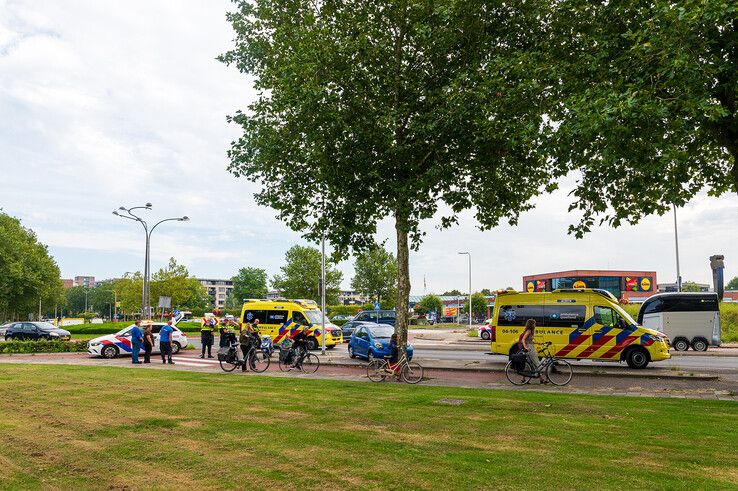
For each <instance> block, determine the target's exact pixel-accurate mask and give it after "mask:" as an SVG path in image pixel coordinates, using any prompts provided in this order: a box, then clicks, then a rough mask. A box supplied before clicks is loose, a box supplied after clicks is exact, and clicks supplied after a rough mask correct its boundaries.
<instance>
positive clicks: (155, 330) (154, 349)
mask: <svg viewBox="0 0 738 491" xmlns="http://www.w3.org/2000/svg"><path fill="white" fill-rule="evenodd" d="M159 331H161V326H160V325H158V324H154V325H153V326H151V335H152V336H154V346H152V347H151V352H152V353H159V352H161V344H160V343H161V340H160V339H159Z"/></svg>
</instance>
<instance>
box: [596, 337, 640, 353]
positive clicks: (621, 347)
mask: <svg viewBox="0 0 738 491" xmlns="http://www.w3.org/2000/svg"><path fill="white" fill-rule="evenodd" d="M636 339H638V336H628V337H627V338H625V339H623V340H622V341H620V342H619V343H618V344H616V345H615V346H613V347H612V348H610V350H609V351H607V352H606V353H605V354H604V355H602V356H600V358H613V357H615V355H617V354H619V353H620V352H621V351H623V350H624V349H625V347H626V346H628V345H629V344H631V343H632V342H633V341H635V340H636Z"/></svg>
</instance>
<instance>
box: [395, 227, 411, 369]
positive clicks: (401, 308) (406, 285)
mask: <svg viewBox="0 0 738 491" xmlns="http://www.w3.org/2000/svg"><path fill="white" fill-rule="evenodd" d="M395 231H396V232H397V306H396V308H395V315H396V318H395V334H397V344H398V345H399V350H400V357H402V355H403V354H405V352H406V350H407V325H408V310H409V309H410V306H409V301H410V258H409V255H410V251H409V249H408V240H407V236H408V224H407V219H406V218H405V217H404V216H402V215H401V214H400V213H395Z"/></svg>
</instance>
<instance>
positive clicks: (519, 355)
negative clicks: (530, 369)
mask: <svg viewBox="0 0 738 491" xmlns="http://www.w3.org/2000/svg"><path fill="white" fill-rule="evenodd" d="M526 358H528V353H526V352H525V351H523V350H519V351H516V352H515V353H513V354H512V355H510V362H511V363H512V367H513V369H514V370H516V371H518V372H521V371H523V370H525V360H526Z"/></svg>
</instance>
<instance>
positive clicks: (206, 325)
mask: <svg viewBox="0 0 738 491" xmlns="http://www.w3.org/2000/svg"><path fill="white" fill-rule="evenodd" d="M214 341H215V325H213V324H212V323H211V322H210V319H208V318H206V317H203V318H202V327H201V328H200V342H201V343H202V353H201V354H200V358H205V347H207V349H208V358H212V357H213V354H212V352H211V350H212V349H213V342H214Z"/></svg>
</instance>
